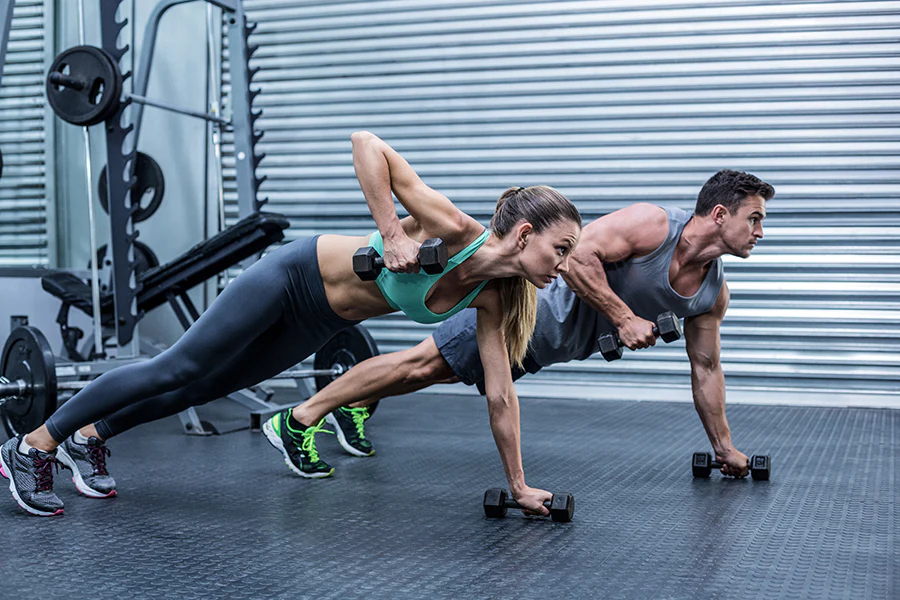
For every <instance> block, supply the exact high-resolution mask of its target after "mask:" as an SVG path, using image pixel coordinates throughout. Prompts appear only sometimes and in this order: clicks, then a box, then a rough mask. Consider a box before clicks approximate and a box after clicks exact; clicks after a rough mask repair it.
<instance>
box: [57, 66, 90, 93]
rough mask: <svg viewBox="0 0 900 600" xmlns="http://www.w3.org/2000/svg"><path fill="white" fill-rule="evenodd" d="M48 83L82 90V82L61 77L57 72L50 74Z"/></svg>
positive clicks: (73, 78)
mask: <svg viewBox="0 0 900 600" xmlns="http://www.w3.org/2000/svg"><path fill="white" fill-rule="evenodd" d="M50 83H52V84H54V85H61V86H63V87H67V88H71V89H73V90H78V91H81V90H83V89H84V81H82V80H81V79H76V78H75V77H72V76H70V75H63V74H62V73H59V72H57V71H54V72H53V73H50Z"/></svg>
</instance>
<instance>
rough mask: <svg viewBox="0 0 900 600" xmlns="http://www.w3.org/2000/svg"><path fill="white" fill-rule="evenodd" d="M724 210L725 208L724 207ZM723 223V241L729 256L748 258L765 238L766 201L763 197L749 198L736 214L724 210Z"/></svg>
mask: <svg viewBox="0 0 900 600" xmlns="http://www.w3.org/2000/svg"><path fill="white" fill-rule="evenodd" d="M723 208H724V207H723ZM723 212H724V215H723V219H722V223H721V227H722V241H723V242H725V245H726V246H727V247H728V250H729V254H733V255H734V256H740V257H741V258H747V257H749V256H750V252H751V251H752V250H753V248H754V246H756V242H758V241H759V240H761V239H762V237H763V226H762V222H763V219H765V218H766V201H765V199H764V198H763V197H762V196H748V197H747V199H746V200H744V202H743V204H741V207H740V208H739V209H738V210H737V212H736V213H734V214H731V213H729V212H728V211H727V210H724V211H723Z"/></svg>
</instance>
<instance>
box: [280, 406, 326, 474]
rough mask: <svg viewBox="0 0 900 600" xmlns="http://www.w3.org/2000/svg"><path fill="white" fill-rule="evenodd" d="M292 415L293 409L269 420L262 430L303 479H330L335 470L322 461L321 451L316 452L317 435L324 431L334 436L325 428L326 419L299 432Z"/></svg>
mask: <svg viewBox="0 0 900 600" xmlns="http://www.w3.org/2000/svg"><path fill="white" fill-rule="evenodd" d="M290 416H291V409H289V408H288V409H286V410H283V411H281V412H280V413H276V414H275V415H274V416H273V417H272V418H271V419H269V420H268V421H266V422H265V423H264V424H263V427H262V430H263V433H265V434H266V439H267V440H269V443H270V444H272V446H273V447H274V448H275V449H276V450H278V451H279V452H281V454H282V455H283V456H284V463H285V464H286V465H287V466H288V467H289V468H290V469H291V471H293V472H294V473H296V474H297V475H299V476H300V477H308V478H312V479H316V478H320V477H330V476H331V475H332V474H333V473H334V469H333V468H332V467H331V465H329V464H328V463H326V462H325V461H323V460H319V452H318V450H316V434H317V433H319V432H320V431H321V432H324V433H332V432H331V431H328V430H327V429H324V427H325V419H322V420H321V421H319V422H318V423H317V424H316V425H310V426H309V427H304V428H302V429H295V428H293V427H291V426H290V424H289V423H288V419H289V418H290Z"/></svg>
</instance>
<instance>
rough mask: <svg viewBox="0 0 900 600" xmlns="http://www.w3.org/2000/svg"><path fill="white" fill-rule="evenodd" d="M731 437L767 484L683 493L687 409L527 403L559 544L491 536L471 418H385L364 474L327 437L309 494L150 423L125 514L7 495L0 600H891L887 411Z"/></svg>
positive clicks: (217, 448)
mask: <svg viewBox="0 0 900 600" xmlns="http://www.w3.org/2000/svg"><path fill="white" fill-rule="evenodd" d="M728 415H729V419H730V424H731V428H732V432H733V436H734V442H735V444H736V445H737V447H738V448H739V449H741V450H742V451H744V452H745V453H747V454H753V453H760V454H763V453H767V454H770V455H771V457H772V479H771V481H768V482H762V481H752V480H750V479H746V480H740V481H736V480H730V479H725V478H723V477H722V476H721V475H719V474H718V473H717V472H714V473H713V475H712V477H710V478H709V479H704V480H694V479H693V478H692V476H691V470H690V460H691V454H692V452H694V451H705V450H707V449H708V443H707V442H706V436H705V434H704V432H703V428H702V426H701V425H700V422H699V419H698V418H697V415H696V413H695V411H694V408H693V407H692V406H691V405H690V404H669V403H635V402H613V401H611V402H587V401H579V400H569V401H561V400H524V401H523V402H522V440H523V449H524V461H525V472H526V479H527V481H528V483H529V484H530V485H533V486H536V487H543V488H545V489H549V490H551V491H552V490H558V491H566V492H571V493H573V494H574V495H575V497H576V511H575V518H574V519H573V521H572V522H571V523H554V522H551V521H549V520H546V519H534V518H531V519H529V518H523V517H522V516H521V514H520V513H517V512H516V511H510V514H509V516H508V517H507V518H506V519H503V520H487V519H485V518H484V515H483V511H482V508H481V499H482V495H483V493H484V490H485V489H486V488H488V487H500V486H505V479H504V476H503V470H502V467H501V464H500V460H499V457H498V454H497V451H496V449H495V447H494V444H493V440H492V438H491V434H490V429H489V426H488V418H487V410H486V407H485V403H484V400H483V399H481V398H474V397H468V396H465V397H459V396H447V397H443V396H430V395H429V396H426V395H421V396H409V397H404V398H398V399H391V400H387V401H385V402H383V403H382V405H381V408H379V410H378V414H376V415H375V416H374V417H373V419H372V420H371V422H370V425H369V433H370V437H371V439H372V440H373V443H374V444H375V447H376V451H377V452H376V455H375V456H374V457H372V458H355V457H352V456H349V455H346V454H344V453H343V452H342V450H341V449H340V447H339V446H338V445H337V442H336V440H335V439H334V437H333V436H325V435H321V436H319V448H320V452H321V455H322V458H323V459H324V460H326V461H328V462H330V463H331V464H332V465H333V466H334V467H335V469H336V471H335V476H334V477H332V478H330V479H325V480H316V481H309V480H302V479H300V478H298V477H296V476H294V475H292V474H291V472H290V471H289V470H288V469H287V468H286V467H285V465H284V464H283V462H282V459H281V456H280V454H278V453H277V452H276V451H275V450H273V449H272V448H271V447H270V446H269V445H268V443H267V442H266V440H265V438H264V437H263V436H262V435H260V434H251V433H249V432H246V431H242V432H237V433H233V434H229V435H225V436H217V437H212V438H191V437H187V436H185V435H183V434H182V433H181V432H180V426H179V425H178V423H177V421H175V420H167V421H163V422H160V423H154V424H151V425H147V426H145V427H143V428H139V429H137V430H135V431H133V432H130V433H128V434H125V435H123V436H122V437H120V438H118V439H115V440H113V441H112V442H111V443H110V448H111V449H112V456H111V457H110V459H109V465H110V470H111V473H112V474H113V475H114V476H115V477H116V480H117V481H118V488H119V497H118V498H116V499H113V500H89V499H86V498H82V497H80V496H78V495H77V494H76V492H75V490H74V486H73V485H72V484H71V482H70V481H69V477H68V472H67V471H60V473H59V474H58V475H57V479H56V490H57V492H58V493H59V495H60V497H61V498H62V499H63V501H64V502H65V503H66V513H65V515H64V516H62V517H54V518H36V517H29V516H26V515H25V513H24V511H21V510H20V509H19V508H18V507H17V506H16V505H15V502H14V500H13V499H12V497H11V496H10V495H9V494H8V493H5V492H3V493H2V496H0V531H2V534H0V539H2V541H3V548H2V552H0V597H3V598H27V597H33V598H38V597H39V598H76V597H95V598H115V597H123V598H290V599H299V598H363V597H365V598H433V597H441V598H541V599H548V598H603V599H610V600H612V599H632V598H633V599H641V600H644V599H688V598H697V599H703V600H709V599H718V598H742V599H743V598H759V599H765V600H771V599H775V598H816V599H818V598H847V599H853V600H859V599H892V600H896V599H897V598H900V553H898V550H900V548H898V546H900V544H898V538H897V529H896V525H897V524H898V522H900V504H898V500H897V499H898V492H900V486H898V474H900V473H898V467H900V459H898V455H900V411H891V410H871V409H841V408H792V407H771V406H746V405H739V406H732V407H730V408H729V411H728ZM0 491H2V490H0Z"/></svg>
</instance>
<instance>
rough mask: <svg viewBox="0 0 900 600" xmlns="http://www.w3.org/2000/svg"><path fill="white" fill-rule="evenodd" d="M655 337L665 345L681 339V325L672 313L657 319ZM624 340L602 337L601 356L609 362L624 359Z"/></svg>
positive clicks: (616, 335) (608, 333) (615, 335)
mask: <svg viewBox="0 0 900 600" xmlns="http://www.w3.org/2000/svg"><path fill="white" fill-rule="evenodd" d="M653 335H654V336H656V337H658V338H662V340H663V341H664V342H665V343H667V344H668V343H670V342H674V341H675V340H680V339H681V323H680V322H679V321H678V317H676V316H675V313H673V312H672V311H667V312H664V313H661V314H659V315H658V316H657V317H656V325H654V326H653ZM622 346H623V344H622V340H620V339H619V334H618V333H614V332H611V331H610V332H607V333H604V334H603V335H601V336H600V354H602V355H603V358H605V359H606V360H608V361H613V360H619V359H620V358H622V352H623V351H622Z"/></svg>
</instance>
